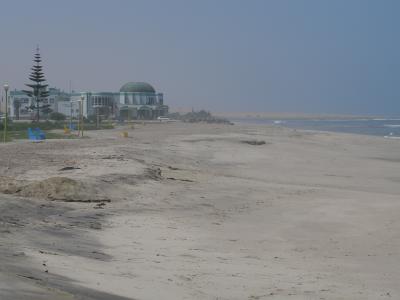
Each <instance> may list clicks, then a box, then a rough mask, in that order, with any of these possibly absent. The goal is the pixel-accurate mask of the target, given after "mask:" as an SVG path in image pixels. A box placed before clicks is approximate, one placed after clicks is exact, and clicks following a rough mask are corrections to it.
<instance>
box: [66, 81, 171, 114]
mask: <svg viewBox="0 0 400 300" xmlns="http://www.w3.org/2000/svg"><path fill="white" fill-rule="evenodd" d="M81 96H83V99H84V100H83V101H84V115H85V116H90V115H95V114H97V113H98V114H100V115H102V116H105V117H112V118H118V119H122V120H135V119H139V120H151V119H157V117H160V116H165V115H167V114H168V106H167V105H164V99H163V94H162V93H157V92H156V90H155V88H154V87H153V86H152V85H151V84H149V83H147V82H128V83H125V84H124V85H123V86H122V87H121V88H120V89H119V92H116V93H112V92H86V93H74V94H72V95H71V100H72V101H77V100H79V99H80V97H81Z"/></svg>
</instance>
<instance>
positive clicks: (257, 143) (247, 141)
mask: <svg viewBox="0 0 400 300" xmlns="http://www.w3.org/2000/svg"><path fill="white" fill-rule="evenodd" d="M242 143H244V144H249V145H253V146H260V145H265V144H266V143H265V141H259V140H244V141H242Z"/></svg>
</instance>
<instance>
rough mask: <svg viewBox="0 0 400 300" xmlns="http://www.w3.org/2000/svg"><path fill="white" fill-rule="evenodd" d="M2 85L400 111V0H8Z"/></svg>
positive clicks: (300, 108) (211, 105) (192, 102)
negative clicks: (139, 84) (34, 76)
mask: <svg viewBox="0 0 400 300" xmlns="http://www.w3.org/2000/svg"><path fill="white" fill-rule="evenodd" d="M0 39H1V43H0V45H1V46H0V47H1V51H0V54H1V57H0V82H1V83H4V82H8V83H9V84H10V85H11V87H12V88H18V89H20V88H23V85H24V83H26V82H27V77H28V73H29V69H30V67H31V65H32V58H33V54H34V50H35V47H36V44H39V45H40V48H41V53H42V56H43V60H44V67H45V69H44V70H45V74H46V77H47V79H48V82H49V84H50V85H51V86H56V87H60V88H63V89H65V90H68V86H69V80H71V81H72V86H73V89H75V90H77V91H90V90H93V91H99V90H100V91H118V90H119V88H120V86H121V85H122V84H124V83H125V82H127V81H147V82H149V83H151V84H152V85H154V87H155V88H156V89H157V90H158V91H160V92H164V94H165V101H166V103H167V104H169V105H170V106H171V107H172V109H173V108H176V107H188V108H191V107H194V108H195V109H201V108H204V109H208V110H213V111H274V112H308V113H317V112H318V113H353V114H354V113H358V114H366V113H369V114H373V113H376V114H397V115H400V1H398V0H393V1H391V0H384V1H383V0H376V1H368V0H359V1H356V0H354V1H353V0H334V1H333V0H332V1H328V0H307V1H306V0H303V1H301V0H292V1H286V0H275V1H268V0H261V1H255V0H254V1H252V0H248V1H245V0H243V1H234V0H226V1H222V0H221V1H217V0H209V1H207V0H198V1H194V0H193V1H188V0H182V1H167V0H163V1H149V0H146V1H144V0H143V1H133V0H132V1H128V0H126V1H122V0H120V1H118V0H112V1H111V0H109V1H100V0H91V1H90V0H80V1H78V0H76V1H75V0H68V1H67V0H64V1H55V0H46V1H45V0H41V1H31V0H29V1H18V0H12V1H11V0H10V1H5V0H4V1H1V8H0Z"/></svg>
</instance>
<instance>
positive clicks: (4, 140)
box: [3, 83, 9, 143]
mask: <svg viewBox="0 0 400 300" xmlns="http://www.w3.org/2000/svg"><path fill="white" fill-rule="evenodd" d="M8 88H9V85H8V84H7V83H6V84H5V85H4V91H5V92H6V115H5V119H4V132H3V143H5V142H6V138H7V119H8Z"/></svg>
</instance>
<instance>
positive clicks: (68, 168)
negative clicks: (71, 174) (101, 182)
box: [58, 166, 80, 171]
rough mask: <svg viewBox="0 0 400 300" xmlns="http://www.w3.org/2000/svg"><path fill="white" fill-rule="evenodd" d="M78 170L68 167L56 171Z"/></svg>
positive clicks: (77, 168)
mask: <svg viewBox="0 0 400 300" xmlns="http://www.w3.org/2000/svg"><path fill="white" fill-rule="evenodd" d="M79 169H80V168H79V167H73V166H69V167H64V168H61V169H60V170H58V171H71V170H79Z"/></svg>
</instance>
